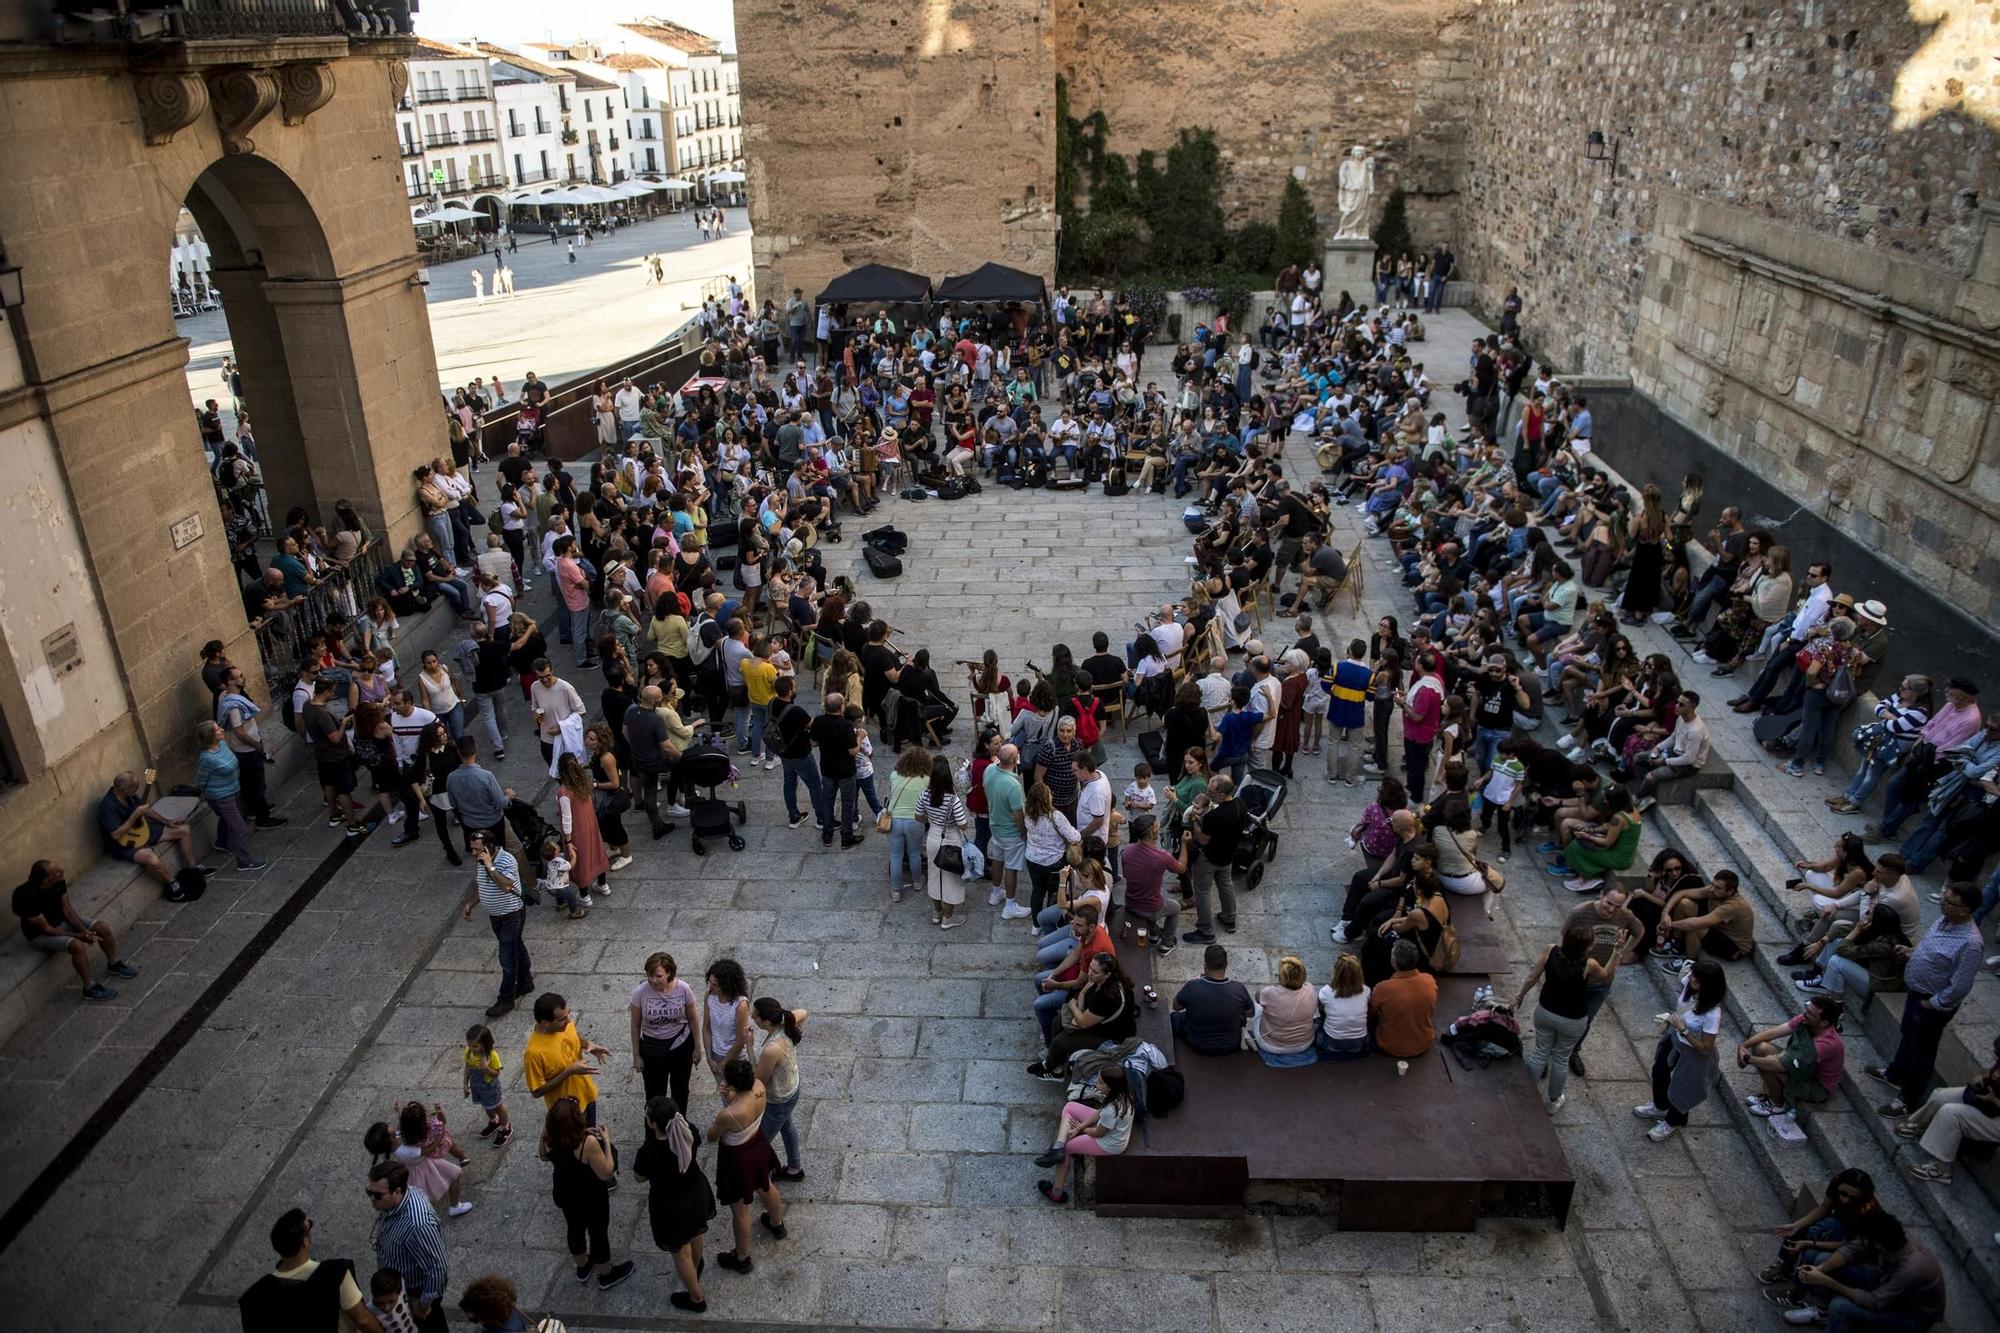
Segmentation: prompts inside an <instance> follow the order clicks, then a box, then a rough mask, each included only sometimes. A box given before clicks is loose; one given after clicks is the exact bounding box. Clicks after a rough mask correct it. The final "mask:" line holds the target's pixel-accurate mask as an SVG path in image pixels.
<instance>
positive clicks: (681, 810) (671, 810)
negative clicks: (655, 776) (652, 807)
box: [667, 802, 688, 819]
mask: <svg viewBox="0 0 2000 1333" xmlns="http://www.w3.org/2000/svg"><path fill="white" fill-rule="evenodd" d="M687 814H688V808H687V807H686V806H684V805H681V804H679V803H678V802H676V803H675V804H673V805H670V806H668V807H667V816H668V817H669V818H671V819H686V818H687Z"/></svg>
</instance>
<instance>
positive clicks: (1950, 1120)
mask: <svg viewBox="0 0 2000 1333" xmlns="http://www.w3.org/2000/svg"><path fill="white" fill-rule="evenodd" d="M1896 1134H1897V1136H1898V1137H1899V1138H1904V1139H1915V1140H1916V1141H1917V1146H1918V1147H1920V1148H1922V1149H1923V1150H1924V1152H1925V1153H1926V1154H1927V1155H1928V1156H1929V1158H1930V1159H1931V1160H1929V1161H1918V1162H1914V1163H1912V1164H1911V1166H1910V1174H1911V1175H1913V1176H1916V1177H1917V1178H1918V1179H1920V1180H1928V1181H1930V1182H1932V1183H1933V1184H1938V1185H1949V1184H1950V1183H1951V1165H1952V1163H1953V1162H1955V1161H1957V1160H1958V1150H1959V1147H1960V1146H1961V1145H1962V1144H1963V1143H1964V1142H1965V1140H1967V1139H1973V1140H1975V1141H1977V1142H1979V1143H2000V1037H1995V1038H1994V1039H1993V1063H1992V1064H1990V1065H1988V1066H1987V1067H1986V1072H1985V1073H1983V1074H1981V1075H1980V1076H1979V1077H1978V1078H1976V1079H1974V1080H1972V1082H1970V1083H1968V1084H1965V1085H1964V1086H1962V1087H1956V1088H1939V1089H1937V1090H1936V1091H1935V1092H1933V1093H1931V1095H1930V1098H1929V1099H1928V1100H1927V1101H1925V1102H1924V1104H1923V1105H1922V1106H1919V1107H1918V1108H1917V1109H1916V1110H1915V1111H1912V1112H1911V1113H1910V1118H1909V1119H1907V1120H1903V1121H1900V1122H1898V1123H1897V1125H1896Z"/></svg>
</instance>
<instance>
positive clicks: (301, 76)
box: [278, 60, 333, 125]
mask: <svg viewBox="0 0 2000 1333" xmlns="http://www.w3.org/2000/svg"><path fill="white" fill-rule="evenodd" d="M278 94H279V96H280V97H281V98H283V99H284V104H285V124H287V125H303V124H305V123H306V117H307V116H310V115H311V114H312V113H313V112H315V111H317V110H319V109H320V108H321V107H323V106H325V105H326V104H327V103H328V102H330V101H332V100H333V66H331V65H329V64H327V63H326V62H325V61H323V60H302V61H299V62H297V63H295V64H290V65H280V66H279V67H278Z"/></svg>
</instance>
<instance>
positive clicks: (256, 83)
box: [208, 69, 279, 155]
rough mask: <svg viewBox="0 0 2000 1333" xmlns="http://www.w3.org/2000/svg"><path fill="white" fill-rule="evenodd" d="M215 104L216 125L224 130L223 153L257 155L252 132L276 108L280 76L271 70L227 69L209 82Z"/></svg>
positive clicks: (211, 97)
mask: <svg viewBox="0 0 2000 1333" xmlns="http://www.w3.org/2000/svg"><path fill="white" fill-rule="evenodd" d="M208 94H209V99H210V100H211V101H212V102H214V103H215V124H216V127H217V128H218V129H220V130H221V131H222V151H223V152H225V153H229V154H231V155H234V154H238V153H250V152H255V151H256V148H257V145H256V144H255V143H253V142H252V141H251V139H250V131H251V130H254V129H256V128H257V126H258V124H259V123H261V122H262V121H263V119H264V117H266V116H268V115H270V114H271V112H272V111H273V110H274V109H276V107H277V105H278V100H279V94H278V76H277V75H275V74H273V73H272V72H271V71H270V70H268V69H226V70H223V71H222V72H221V73H219V74H216V75H214V76H212V77H211V78H210V79H209V83H208Z"/></svg>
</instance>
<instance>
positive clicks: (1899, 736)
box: [1875, 694, 1930, 741]
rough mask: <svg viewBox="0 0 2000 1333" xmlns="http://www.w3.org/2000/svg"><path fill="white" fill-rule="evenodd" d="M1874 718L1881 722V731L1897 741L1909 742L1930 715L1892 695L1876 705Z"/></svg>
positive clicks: (1925, 724)
mask: <svg viewBox="0 0 2000 1333" xmlns="http://www.w3.org/2000/svg"><path fill="white" fill-rule="evenodd" d="M1875 716H1876V717H1878V718H1880V719H1881V720H1882V725H1883V729H1884V730H1885V731H1887V732H1888V733H1889V735H1890V737H1891V738H1893V739H1895V740H1899V741H1906V740H1909V739H1910V738H1911V737H1912V736H1915V735H1917V734H1918V733H1919V732H1921V731H1922V730H1923V729H1924V727H1925V726H1927V725H1928V724H1929V722H1930V714H1928V713H1926V712H1925V711H1924V710H1923V709H1922V708H1921V707H1919V706H1918V705H1916V704H1906V703H1904V702H1903V701H1902V700H1901V699H1899V698H1898V697H1896V696H1895V695H1893V694H1892V695H1890V696H1889V697H1888V698H1886V699H1883V700H1880V701H1878V702H1877V703H1876V705H1875Z"/></svg>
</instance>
